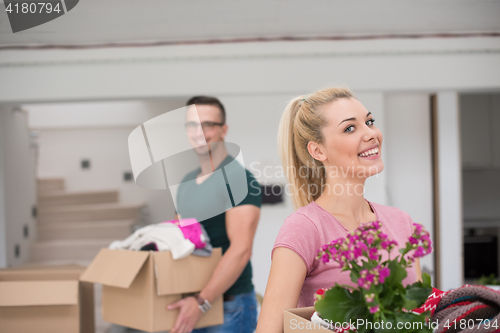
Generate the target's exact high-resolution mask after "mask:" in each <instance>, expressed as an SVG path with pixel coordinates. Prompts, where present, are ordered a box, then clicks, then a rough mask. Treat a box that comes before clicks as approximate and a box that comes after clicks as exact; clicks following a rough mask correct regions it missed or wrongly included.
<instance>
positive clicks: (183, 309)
mask: <svg viewBox="0 0 500 333" xmlns="http://www.w3.org/2000/svg"><path fill="white" fill-rule="evenodd" d="M167 309H169V310H173V309H179V315H178V316H177V320H176V321H175V325H174V328H172V329H171V330H170V333H189V332H191V331H192V330H193V328H194V325H195V324H196V322H197V321H198V319H200V317H201V315H202V314H203V313H202V312H201V310H200V308H199V307H198V301H197V300H196V298H194V297H186V298H183V299H181V300H180V301H178V302H175V303H172V304H170V305H169V306H167Z"/></svg>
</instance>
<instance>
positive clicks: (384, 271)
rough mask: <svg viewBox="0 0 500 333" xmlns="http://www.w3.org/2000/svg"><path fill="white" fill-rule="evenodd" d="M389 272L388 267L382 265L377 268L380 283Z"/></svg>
mask: <svg viewBox="0 0 500 333" xmlns="http://www.w3.org/2000/svg"><path fill="white" fill-rule="evenodd" d="M390 274H391V271H390V270H389V268H387V267H384V268H381V269H380V270H379V281H380V283H384V281H385V278H386V277H388V276H389V275H390Z"/></svg>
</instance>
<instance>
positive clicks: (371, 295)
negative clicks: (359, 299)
mask: <svg viewBox="0 0 500 333" xmlns="http://www.w3.org/2000/svg"><path fill="white" fill-rule="evenodd" d="M365 299H366V302H367V303H371V302H373V300H374V299H375V294H370V295H368V294H366V295H365Z"/></svg>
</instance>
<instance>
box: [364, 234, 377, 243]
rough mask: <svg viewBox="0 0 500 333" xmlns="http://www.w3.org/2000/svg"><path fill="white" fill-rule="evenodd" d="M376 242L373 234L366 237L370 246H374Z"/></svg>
mask: <svg viewBox="0 0 500 333" xmlns="http://www.w3.org/2000/svg"><path fill="white" fill-rule="evenodd" d="M374 241H375V237H373V235H372V234H370V235H368V236H367V237H366V243H368V245H372V244H373V242H374Z"/></svg>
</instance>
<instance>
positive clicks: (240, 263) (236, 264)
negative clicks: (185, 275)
mask: <svg viewBox="0 0 500 333" xmlns="http://www.w3.org/2000/svg"><path fill="white" fill-rule="evenodd" d="M259 217H260V208H259V207H257V206H254V205H244V206H238V207H234V208H232V209H230V210H228V211H227V212H226V232H227V237H228V238H229V242H230V245H229V248H228V249H227V251H226V252H225V253H224V255H223V256H222V259H221V261H220V262H219V264H218V265H217V267H216V269H215V271H214V274H213V275H212V278H211V279H210V281H209V282H208V284H207V285H206V286H205V288H203V290H202V291H201V292H200V297H201V298H203V299H206V300H208V301H209V302H212V301H214V300H215V299H216V298H217V297H219V296H220V295H222V294H223V293H224V292H225V291H226V290H228V289H229V288H230V287H231V286H232V285H233V284H234V283H235V282H236V280H237V279H238V277H239V276H240V275H241V273H242V272H243V269H245V266H246V265H247V264H248V261H249V260H250V258H251V257H252V245H253V238H254V236H255V231H256V230H257V223H258V222H259Z"/></svg>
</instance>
